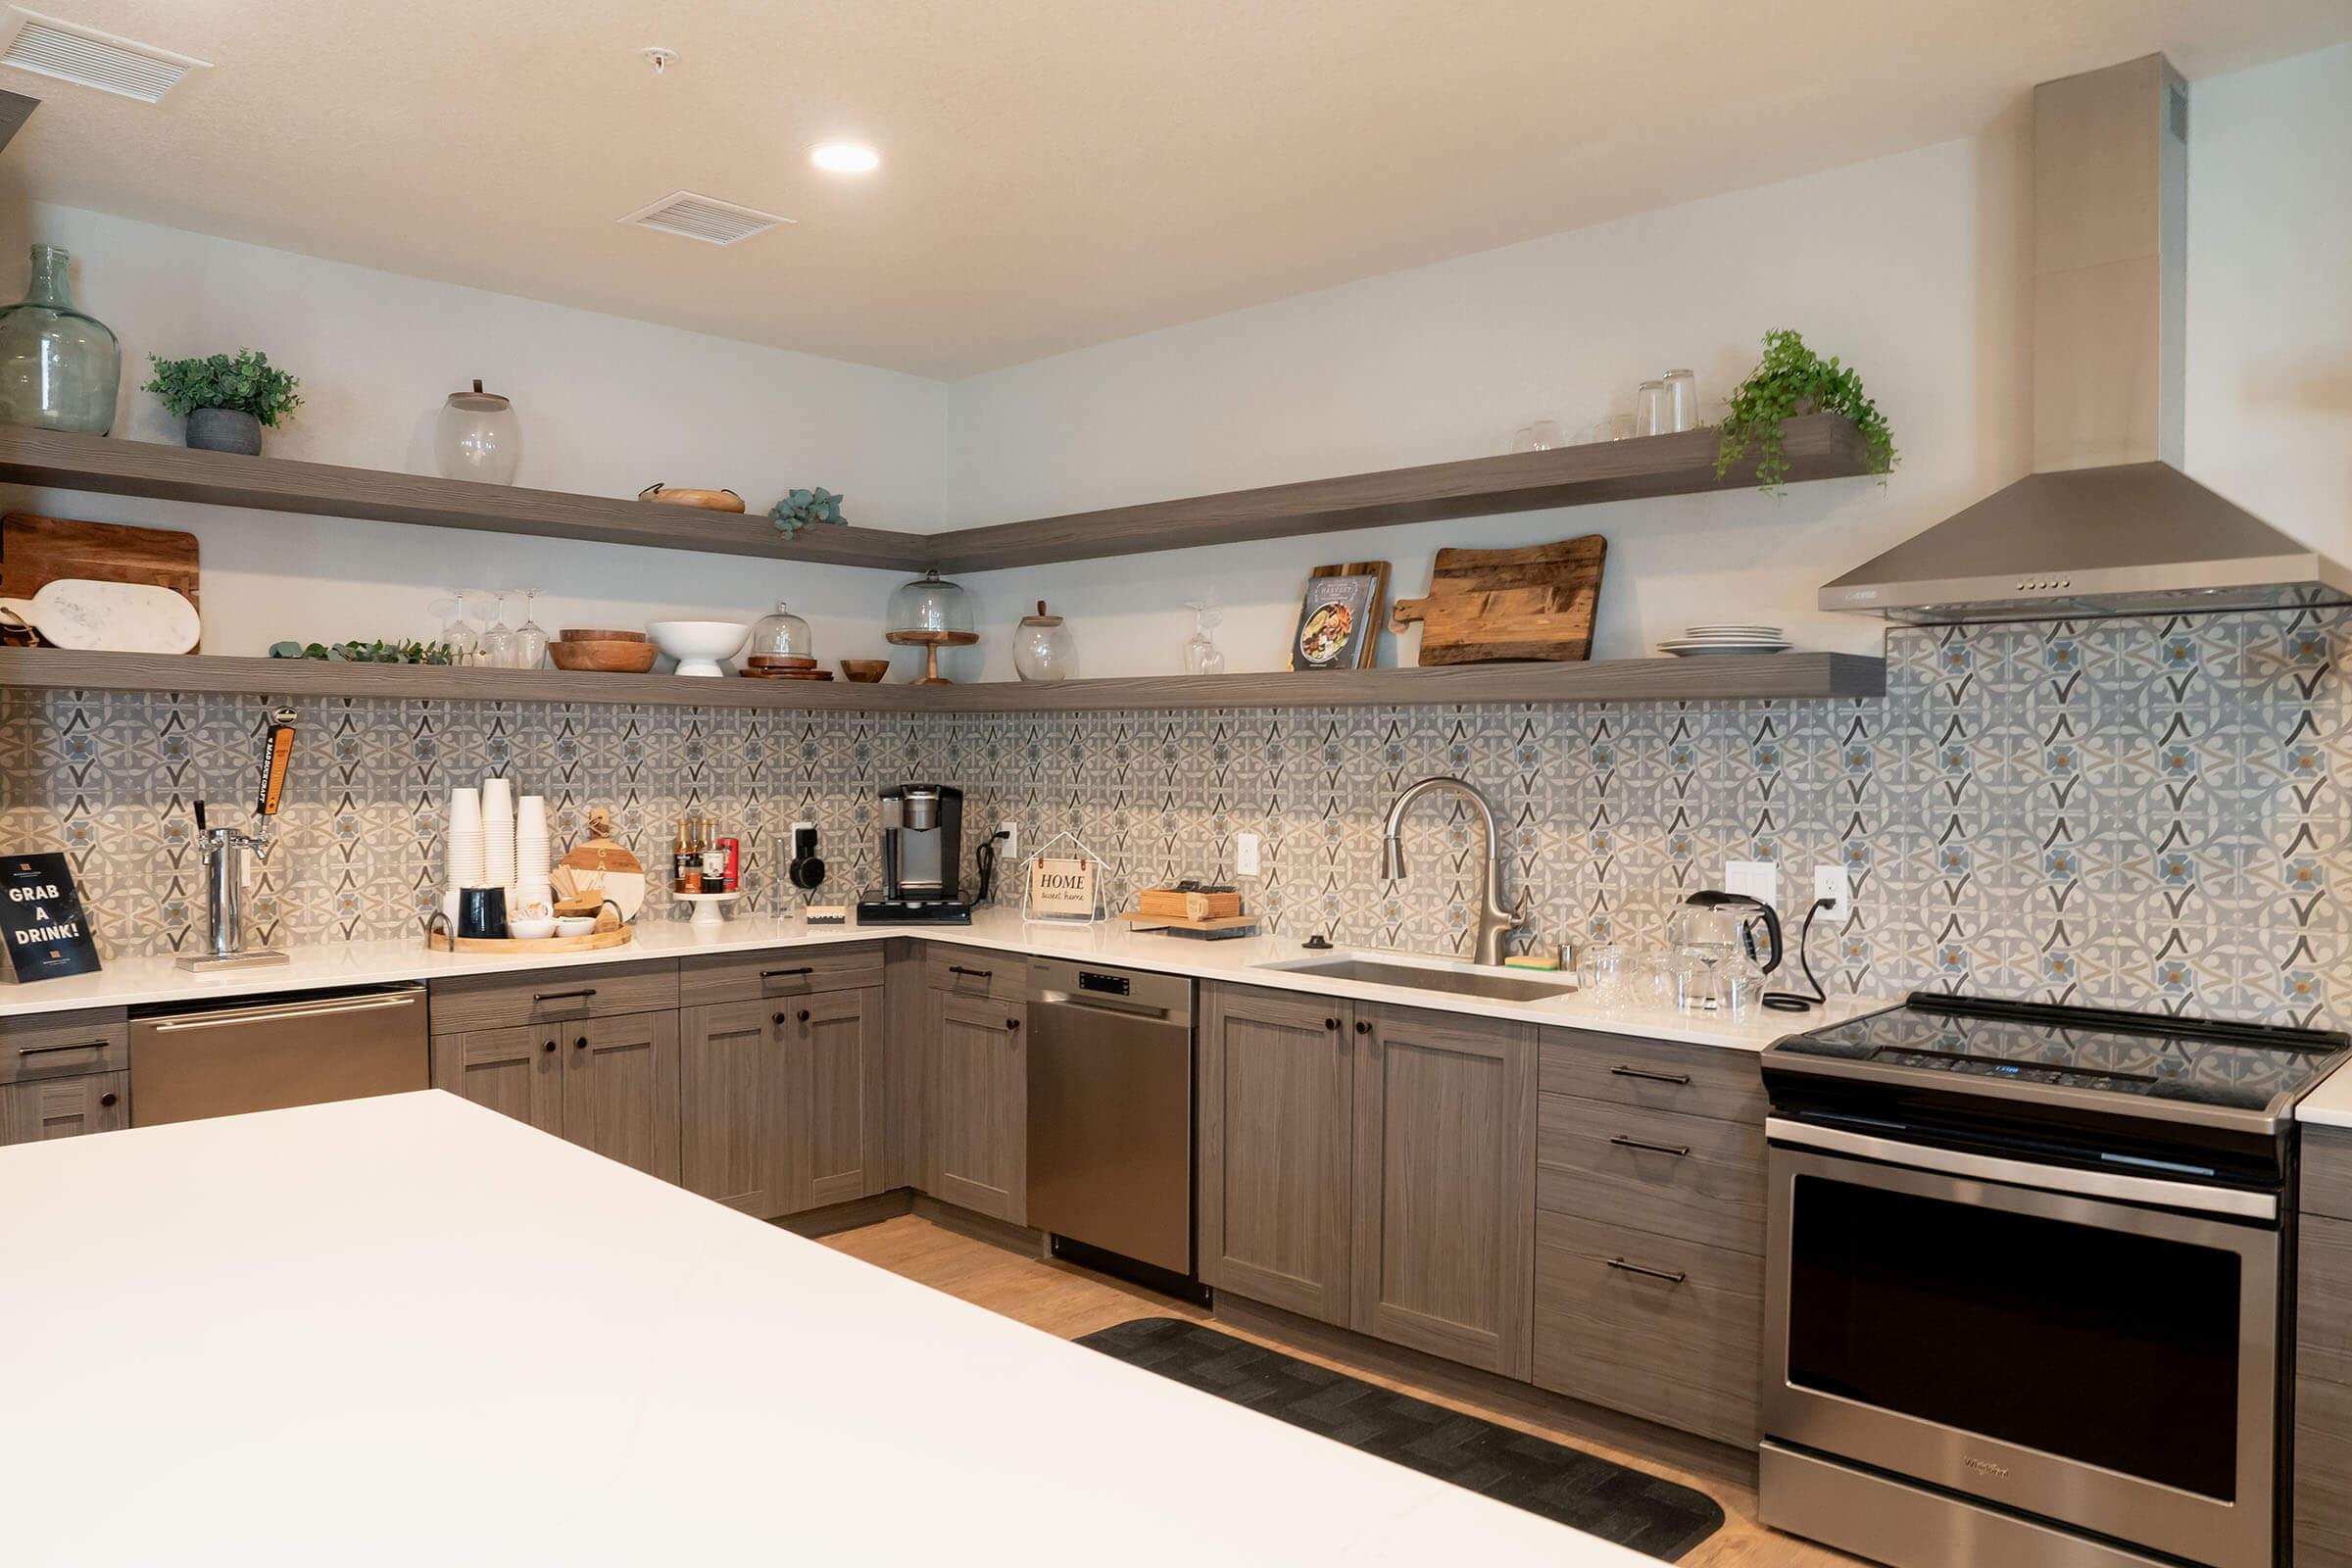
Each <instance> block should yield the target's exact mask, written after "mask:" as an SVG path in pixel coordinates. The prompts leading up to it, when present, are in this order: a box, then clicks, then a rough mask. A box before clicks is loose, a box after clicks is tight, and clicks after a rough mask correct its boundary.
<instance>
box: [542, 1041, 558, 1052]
mask: <svg viewBox="0 0 2352 1568" xmlns="http://www.w3.org/2000/svg"><path fill="white" fill-rule="evenodd" d="M545 1049H546V1050H549V1051H553V1050H555V1049H556V1043H555V1042H554V1041H553V1040H550V1041H549V1042H548V1043H547V1045H546V1048H545Z"/></svg>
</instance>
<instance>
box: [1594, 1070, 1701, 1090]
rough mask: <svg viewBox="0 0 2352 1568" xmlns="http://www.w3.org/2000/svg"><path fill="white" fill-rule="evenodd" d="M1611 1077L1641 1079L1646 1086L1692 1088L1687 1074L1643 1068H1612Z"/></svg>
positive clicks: (1689, 1076)
mask: <svg viewBox="0 0 2352 1568" xmlns="http://www.w3.org/2000/svg"><path fill="white" fill-rule="evenodd" d="M1609 1076H1610V1077H1612V1078H1639V1079H1641V1080H1642V1082H1643V1083H1645V1084H1673V1085H1676V1086H1677V1087H1678V1088H1683V1089H1688V1088H1690V1087H1691V1075H1690V1074H1689V1073H1687V1072H1650V1071H1649V1070H1647V1069H1646V1068H1642V1067H1611V1068H1610V1069H1609Z"/></svg>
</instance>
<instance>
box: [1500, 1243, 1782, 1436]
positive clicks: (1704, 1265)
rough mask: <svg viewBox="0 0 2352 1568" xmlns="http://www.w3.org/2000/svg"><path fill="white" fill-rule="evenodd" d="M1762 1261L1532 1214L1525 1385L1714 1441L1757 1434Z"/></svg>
mask: <svg viewBox="0 0 2352 1568" xmlns="http://www.w3.org/2000/svg"><path fill="white" fill-rule="evenodd" d="M1763 1329H1764V1260H1763V1259H1762V1258H1760V1257H1754V1256H1751V1255H1749V1254H1747V1253H1745V1252H1731V1251H1725V1250H1723V1249H1721V1248H1715V1247H1702V1246H1700V1245H1698V1244H1697V1243H1695V1242H1686V1241H1681V1240H1678V1239H1675V1238H1672V1237H1664V1236H1652V1235H1649V1234H1647V1233H1646V1232H1642V1231H1632V1230H1625V1229H1622V1228H1620V1227H1617V1226H1613V1225H1600V1224H1595V1223H1593V1221H1591V1220H1585V1219H1578V1218H1575V1217H1574V1216H1571V1215H1567V1214H1539V1215H1537V1217H1536V1382H1537V1383H1538V1384H1539V1385H1541V1386H1542V1387H1544V1388H1546V1389H1549V1390H1551V1391H1552V1392H1553V1393H1555V1394H1565V1395H1568V1396H1569V1397H1572V1398H1578V1399H1585V1400H1589V1401H1591V1402H1592V1403H1593V1404H1599V1405H1605V1406H1607V1407H1608V1408H1609V1409H1612V1410H1624V1411H1627V1412H1629V1413H1630V1414H1633V1415H1638V1416H1642V1417H1643V1418H1645V1419H1647V1420H1651V1421H1657V1422H1661V1423H1663V1424H1664V1425H1666V1426H1670V1427H1675V1428H1678V1429H1679V1430H1681V1431H1684V1432H1695V1433H1697V1434H1699V1435H1700V1436H1701V1437H1708V1438H1714V1439H1716V1440H1718V1441H1720V1442H1724V1443H1732V1444H1738V1445H1740V1446H1752V1445H1753V1444H1754V1443H1755V1441H1756V1381H1757V1357H1758V1346H1759V1343H1760V1342H1761V1340H1762V1338H1763Z"/></svg>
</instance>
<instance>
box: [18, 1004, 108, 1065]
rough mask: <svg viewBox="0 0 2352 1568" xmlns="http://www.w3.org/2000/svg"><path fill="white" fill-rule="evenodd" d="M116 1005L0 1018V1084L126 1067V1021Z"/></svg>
mask: <svg viewBox="0 0 2352 1568" xmlns="http://www.w3.org/2000/svg"><path fill="white" fill-rule="evenodd" d="M124 1017H125V1014H124V1012H123V1008H121V1007H89V1008H85V1009H83V1010H81V1011H79V1012H36V1013H33V1014H31V1015H30V1016H28V1017H23V1018H0V1084H13V1083H22V1082H25V1081H26V1080H28V1079H33V1078H66V1077H71V1076H73V1074H75V1073H84V1072H123V1071H127V1070H128V1069H129V1067H130V1026H129V1024H127V1023H126V1022H124V1021H123V1020H124Z"/></svg>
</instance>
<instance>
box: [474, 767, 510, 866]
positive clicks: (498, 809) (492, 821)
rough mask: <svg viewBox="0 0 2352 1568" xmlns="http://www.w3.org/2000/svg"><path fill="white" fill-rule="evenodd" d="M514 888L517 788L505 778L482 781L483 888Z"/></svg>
mask: <svg viewBox="0 0 2352 1568" xmlns="http://www.w3.org/2000/svg"><path fill="white" fill-rule="evenodd" d="M514 885H515V786H514V785H513V784H511V783H510V782H508V781H507V780H506V779H503V778H486V779H484V780H482V881H481V886H483V887H491V888H511V887H513V886H514Z"/></svg>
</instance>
